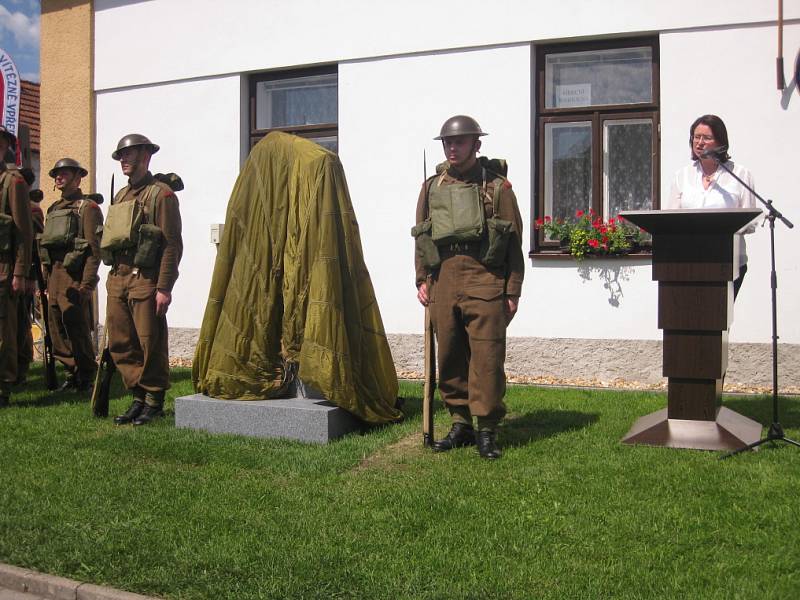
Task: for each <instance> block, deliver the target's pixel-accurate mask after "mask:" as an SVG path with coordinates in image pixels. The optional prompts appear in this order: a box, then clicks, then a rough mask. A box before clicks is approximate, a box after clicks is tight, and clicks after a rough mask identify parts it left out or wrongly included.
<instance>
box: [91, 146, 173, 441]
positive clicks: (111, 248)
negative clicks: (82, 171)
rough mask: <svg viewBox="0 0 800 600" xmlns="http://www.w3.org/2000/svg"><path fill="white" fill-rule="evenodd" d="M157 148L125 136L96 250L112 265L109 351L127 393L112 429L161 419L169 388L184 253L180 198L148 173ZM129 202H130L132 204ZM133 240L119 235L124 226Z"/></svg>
mask: <svg viewBox="0 0 800 600" xmlns="http://www.w3.org/2000/svg"><path fill="white" fill-rule="evenodd" d="M158 150H159V146H157V145H156V144H154V143H152V142H151V141H150V140H149V139H148V138H147V137H145V136H143V135H140V134H136V133H133V134H130V135H126V136H125V137H123V138H122V139H121V140H120V141H119V144H118V145H117V149H116V150H115V151H114V152H113V154H112V155H111V157H112V158H113V159H114V160H118V161H119V162H120V167H121V168H122V172H123V173H124V174H125V175H127V177H128V185H127V186H126V187H124V188H123V189H121V190H120V191H119V192H118V193H117V195H116V197H115V198H114V199H113V201H112V205H111V206H110V207H109V213H108V216H107V218H106V224H105V229H104V231H103V241H102V244H101V248H102V252H103V254H104V256H103V259H104V261H107V262H108V263H109V264H110V266H111V272H110V273H109V275H108V281H107V284H106V289H107V291H108V305H107V311H106V318H107V325H108V347H109V351H110V352H111V357H112V359H113V360H114V364H115V365H116V366H117V369H118V370H119V372H120V374H121V375H122V379H123V382H124V383H125V386H126V387H127V388H128V389H130V390H131V391H132V393H133V402H132V403H131V405H130V407H129V408H128V410H127V411H126V412H125V413H124V414H122V415H119V416H117V417H115V419H114V422H115V423H117V424H118V425H123V424H126V423H133V424H134V425H145V424H147V423H149V422H151V421H152V420H153V419H154V418H156V417H158V416H161V415H163V410H162V409H163V406H164V392H165V390H167V388H169V343H168V338H167V317H166V315H167V309H168V308H169V305H170V302H172V288H173V286H174V285H175V281H176V280H177V279H178V264H179V263H180V260H181V255H182V254H183V241H182V238H181V214H180V209H179V205H178V198H177V197H176V196H175V193H174V192H173V191H172V190H171V189H170V187H169V186H168V185H166V184H165V183H162V182H161V181H158V180H156V179H155V178H154V177H153V175H152V174H151V173H150V171H149V170H148V169H149V166H150V158H151V157H152V155H153V154H155V153H156V152H158ZM130 203H135V205H131V204H130ZM130 221H133V222H134V224H133V226H132V230H133V231H134V234H133V235H131V236H128V237H129V238H135V239H127V240H126V237H125V235H120V231H122V230H124V229H125V227H120V226H119V224H120V223H123V222H124V223H127V225H126V226H127V227H131V225H130Z"/></svg>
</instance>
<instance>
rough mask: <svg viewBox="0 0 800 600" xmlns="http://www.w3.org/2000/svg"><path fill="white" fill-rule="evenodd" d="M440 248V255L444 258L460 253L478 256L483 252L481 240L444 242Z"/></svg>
mask: <svg viewBox="0 0 800 600" xmlns="http://www.w3.org/2000/svg"><path fill="white" fill-rule="evenodd" d="M438 248H439V256H441V258H442V260H444V259H445V258H450V257H451V256H459V255H465V256H472V257H474V258H478V257H479V256H480V252H481V244H480V242H455V243H453V244H444V245H442V246H439V247H438Z"/></svg>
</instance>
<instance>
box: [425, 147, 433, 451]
mask: <svg viewBox="0 0 800 600" xmlns="http://www.w3.org/2000/svg"><path fill="white" fill-rule="evenodd" d="M422 173H423V175H424V177H425V181H427V180H428V168H427V165H426V163H425V150H423V151H422ZM423 185H424V184H423ZM424 369H425V387H424V391H423V394H422V444H423V445H424V446H428V447H430V446H432V445H433V395H434V394H435V393H436V339H435V338H434V336H433V322H432V321H431V310H430V307H428V306H426V307H425V366H424Z"/></svg>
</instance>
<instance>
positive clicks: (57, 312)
mask: <svg viewBox="0 0 800 600" xmlns="http://www.w3.org/2000/svg"><path fill="white" fill-rule="evenodd" d="M88 174H89V172H88V171H87V170H86V169H84V168H83V167H82V166H81V165H80V164H79V163H78V161H76V160H74V159H72V158H62V159H61V160H59V161H57V162H56V163H55V165H54V166H53V168H52V169H50V177H52V178H53V179H54V181H55V186H56V188H57V189H58V190H59V191H60V192H61V198H60V199H59V200H57V201H56V202H54V203H53V204H52V205H51V206H50V207H49V208H48V209H47V219H46V220H45V226H44V232H43V233H42V236H41V239H40V243H39V245H40V248H39V254H40V257H41V261H42V266H43V269H44V273H45V278H46V281H47V302H48V304H49V306H50V310H49V311H48V312H49V321H50V322H49V325H50V335H51V337H52V339H53V356H54V357H55V358H56V359H58V360H59V361H60V362H61V363H62V364H63V365H64V366H65V367H66V369H67V370H68V371H69V373H70V375H69V377H67V379H66V381H65V382H64V383H63V384H62V386H61V388H60V389H61V391H66V390H68V389H71V388H74V389H76V390H78V391H86V390H88V389H90V388H91V387H92V382H93V380H94V375H95V372H96V371H97V361H96V360H95V351H94V345H93V344H92V329H93V324H92V321H93V318H92V298H93V294H94V290H95V288H96V287H97V282H98V281H100V278H99V277H98V276H97V269H98V267H99V266H100V240H99V239H98V235H97V229H98V227H99V226H100V225H101V224H102V223H103V213H102V212H101V211H100V207H99V206H98V205H97V203H96V202H94V201H93V200H90V199H89V198H87V197H86V196H85V195H84V194H83V192H82V191H81V188H80V185H81V179H82V178H83V177H86V175H88Z"/></svg>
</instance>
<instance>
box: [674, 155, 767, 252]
mask: <svg viewBox="0 0 800 600" xmlns="http://www.w3.org/2000/svg"><path fill="white" fill-rule="evenodd" d="M725 166H727V167H728V168H729V169H730V170H731V171H733V172H734V173H735V174H736V175H737V176H738V177H739V178H740V179H741V180H742V181H744V182H745V183H746V184H747V185H748V186H750V187H751V188H753V187H754V186H753V176H752V175H751V174H750V171H748V170H747V169H746V168H744V167H742V166H741V165H737V164H734V163H733V161H730V160H729V161H728V162H726V163H725ZM755 207H756V199H755V196H753V194H752V193H750V191H749V190H748V189H747V188H745V187H744V186H743V185H742V184H741V183H739V182H738V181H736V179H734V178H733V176H731V174H730V173H728V172H727V171H726V170H725V169H723V168H722V167H720V166H717V171H716V173H714V180H713V181H712V183H711V185H709V186H708V189H703V169H702V167H701V166H700V161H699V160H697V161H694V162H692V163H691V164H689V165H686V166H685V167H683V168H682V169H679V170H678V171H677V172H676V173H675V177H674V179H673V180H672V188H671V190H670V194H669V200H668V201H667V205H666V206H664V207H663V208H667V209H670V208H755ZM754 231H755V225H751V226H750V227H748V228H747V229H745V231H744V233H753V232H754ZM739 261H740V264H745V263H746V262H747V248H746V246H745V241H744V236H743V235H739Z"/></svg>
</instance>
